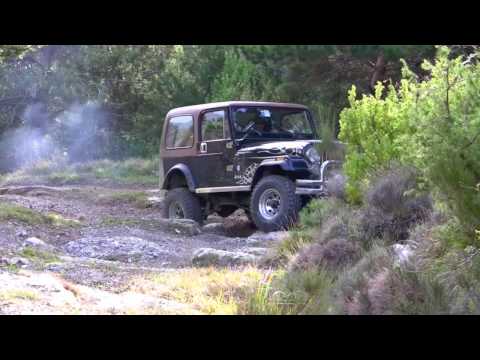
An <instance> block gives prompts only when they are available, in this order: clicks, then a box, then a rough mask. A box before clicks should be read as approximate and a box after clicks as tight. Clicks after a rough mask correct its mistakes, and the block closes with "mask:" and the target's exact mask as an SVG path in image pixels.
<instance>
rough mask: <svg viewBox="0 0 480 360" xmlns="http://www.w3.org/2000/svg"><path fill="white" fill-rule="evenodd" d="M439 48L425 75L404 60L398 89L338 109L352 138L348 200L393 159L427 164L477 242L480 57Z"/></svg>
mask: <svg viewBox="0 0 480 360" xmlns="http://www.w3.org/2000/svg"><path fill="white" fill-rule="evenodd" d="M449 55H450V54H449V50H448V49H447V48H444V47H441V48H439V50H438V55H437V57H436V61H435V63H434V64H431V63H429V62H428V61H425V62H424V64H423V69H424V70H426V71H428V72H429V73H430V77H429V79H428V80H427V81H423V82H417V79H416V77H415V75H414V74H413V73H411V72H410V71H409V69H408V68H407V67H406V66H405V67H404V70H403V77H404V79H403V80H402V81H401V85H400V87H399V89H395V88H394V87H393V86H390V87H389V88H388V90H387V92H386V96H385V97H382V94H383V93H384V90H385V89H384V87H383V86H382V85H378V86H377V88H376V93H375V95H374V96H364V97H363V98H362V99H359V100H357V99H356V92H355V88H352V90H351V91H350V94H349V101H350V108H347V109H345V110H344V111H343V112H342V113H341V115H340V125H341V130H340V135H339V137H340V139H341V140H343V141H345V142H346V143H348V147H347V155H346V162H345V165H344V169H345V173H346V175H347V177H348V183H347V187H346V191H347V196H348V199H349V200H350V201H353V202H360V201H362V200H364V199H363V196H362V190H363V189H364V188H365V186H366V185H368V183H369V182H370V180H371V179H372V177H374V176H376V174H377V173H378V171H381V170H384V169H386V168H388V167H390V166H391V165H392V163H399V164H401V165H412V166H415V167H416V168H418V169H421V170H422V172H421V177H422V179H423V180H424V181H423V185H427V186H431V187H433V188H434V189H436V190H438V193H439V195H440V196H441V198H442V200H443V201H444V202H445V203H446V204H447V205H448V207H449V208H450V210H451V211H452V213H453V214H454V215H455V216H456V217H457V218H458V220H459V221H460V222H461V223H462V224H463V227H464V230H465V232H466V233H467V234H468V235H469V236H470V238H471V239H472V241H471V242H472V243H473V242H474V237H475V230H479V229H480V185H479V184H480V171H479V170H478V169H480V116H479V115H480V102H479V101H478V88H479V87H480V63H478V62H476V63H471V62H464V61H463V59H462V58H461V57H457V58H455V59H451V58H450V56H449Z"/></svg>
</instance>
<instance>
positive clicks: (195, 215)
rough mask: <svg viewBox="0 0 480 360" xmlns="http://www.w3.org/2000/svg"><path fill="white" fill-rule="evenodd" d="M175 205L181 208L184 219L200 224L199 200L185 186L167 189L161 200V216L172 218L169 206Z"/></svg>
mask: <svg viewBox="0 0 480 360" xmlns="http://www.w3.org/2000/svg"><path fill="white" fill-rule="evenodd" d="M175 206H179V207H180V208H181V210H182V212H183V218H184V219H191V220H195V221H196V222H198V223H200V224H201V223H202V222H203V214H202V207H201V205H200V200H199V198H198V197H197V196H196V195H195V194H193V193H192V192H191V191H190V190H188V189H186V188H175V189H172V190H169V191H168V192H167V195H166V196H165V200H164V202H163V208H162V217H163V218H165V219H169V218H174V217H173V216H171V207H175ZM180 218H181V217H180Z"/></svg>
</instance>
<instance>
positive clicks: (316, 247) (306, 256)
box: [292, 238, 361, 271]
mask: <svg viewBox="0 0 480 360" xmlns="http://www.w3.org/2000/svg"><path fill="white" fill-rule="evenodd" d="M360 251H361V249H360V248H359V247H358V245H356V244H355V243H353V242H352V241H349V240H347V239H341V238H339V239H331V240H329V241H328V242H327V243H325V244H321V243H315V244H312V245H310V246H306V247H304V248H303V249H302V250H300V252H299V253H298V255H297V257H296V258H295V260H294V261H293V264H292V269H293V270H307V269H315V268H322V267H324V268H326V269H328V270H331V271H335V270H341V269H342V268H345V267H346V266H347V265H351V264H353V263H355V262H356V261H357V260H358V259H359V257H360V253H361V252H360Z"/></svg>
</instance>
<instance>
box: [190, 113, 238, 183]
mask: <svg viewBox="0 0 480 360" xmlns="http://www.w3.org/2000/svg"><path fill="white" fill-rule="evenodd" d="M233 155H234V147H233V142H232V139H231V131H230V124H229V121H228V110H227V109H226V108H222V109H213V110H207V111H204V112H202V113H200V115H199V148H198V154H197V159H196V161H195V165H194V172H195V178H196V179H197V180H198V187H200V188H209V187H223V186H231V185H232V184H233Z"/></svg>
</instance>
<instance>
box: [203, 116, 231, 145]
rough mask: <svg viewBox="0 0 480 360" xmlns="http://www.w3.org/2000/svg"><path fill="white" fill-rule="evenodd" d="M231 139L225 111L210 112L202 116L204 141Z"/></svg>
mask: <svg viewBox="0 0 480 360" xmlns="http://www.w3.org/2000/svg"><path fill="white" fill-rule="evenodd" d="M229 138H230V128H229V127H228V122H227V119H226V115H225V110H217V111H210V112H207V113H205V114H203V116H202V141H209V140H220V139H229Z"/></svg>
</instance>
